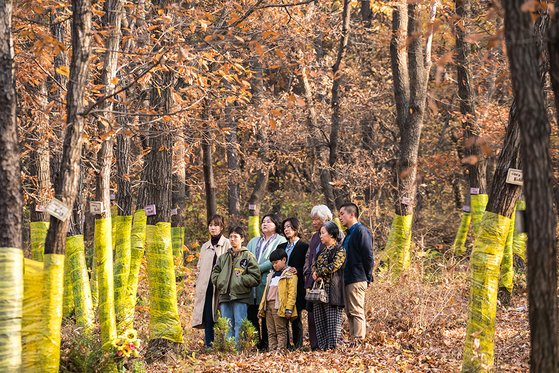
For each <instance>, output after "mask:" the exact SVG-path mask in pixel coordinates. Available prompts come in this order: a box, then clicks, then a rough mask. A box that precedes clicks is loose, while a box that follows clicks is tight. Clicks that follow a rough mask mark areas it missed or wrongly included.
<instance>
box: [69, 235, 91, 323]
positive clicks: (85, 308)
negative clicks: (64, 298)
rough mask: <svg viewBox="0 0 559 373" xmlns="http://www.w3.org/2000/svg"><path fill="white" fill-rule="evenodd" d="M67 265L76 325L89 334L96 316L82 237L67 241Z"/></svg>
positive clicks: (78, 236) (73, 237)
mask: <svg viewBox="0 0 559 373" xmlns="http://www.w3.org/2000/svg"><path fill="white" fill-rule="evenodd" d="M66 263H67V266H68V267H67V268H66V269H65V272H69V273H70V280H71V284H72V285H71V286H72V293H73V295H74V307H75V315H76V324H77V325H78V326H80V327H82V328H83V330H84V332H86V333H89V332H91V331H92V329H93V323H94V322H95V315H94V313H93V300H92V299H91V287H90V285H89V276H88V275H87V265H86V262H85V244H84V239H83V236H82V235H76V236H70V237H68V238H67V239H66Z"/></svg>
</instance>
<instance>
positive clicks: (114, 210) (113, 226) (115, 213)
mask: <svg viewBox="0 0 559 373" xmlns="http://www.w3.org/2000/svg"><path fill="white" fill-rule="evenodd" d="M117 216H118V206H117V205H112V206H111V233H112V234H111V238H112V240H111V242H112V244H113V251H114V250H115V248H116V229H117V228H116V220H115V217H117Z"/></svg>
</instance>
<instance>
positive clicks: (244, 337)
mask: <svg viewBox="0 0 559 373" xmlns="http://www.w3.org/2000/svg"><path fill="white" fill-rule="evenodd" d="M257 343H258V331H257V330H256V328H255V327H254V325H252V323H251V322H250V321H248V319H244V320H243V322H242V323H241V329H240V330H239V343H238V346H237V347H238V348H239V351H243V352H245V351H252V350H254V348H255V347H256V344H257Z"/></svg>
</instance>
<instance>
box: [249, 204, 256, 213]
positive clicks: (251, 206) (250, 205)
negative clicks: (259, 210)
mask: <svg viewBox="0 0 559 373" xmlns="http://www.w3.org/2000/svg"><path fill="white" fill-rule="evenodd" d="M248 209H249V210H251V211H254V210H256V205H255V204H254V203H249V205H248Z"/></svg>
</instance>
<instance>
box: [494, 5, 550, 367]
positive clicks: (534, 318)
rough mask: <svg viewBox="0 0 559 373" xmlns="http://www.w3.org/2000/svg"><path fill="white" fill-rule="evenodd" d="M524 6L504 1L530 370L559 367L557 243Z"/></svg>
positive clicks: (544, 122) (545, 131)
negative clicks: (519, 172) (520, 183)
mask: <svg viewBox="0 0 559 373" xmlns="http://www.w3.org/2000/svg"><path fill="white" fill-rule="evenodd" d="M523 6H524V1H523V0H511V1H508V2H505V3H504V8H505V40H506V43H507V52H508V53H507V54H508V57H509V64H510V71H511V78H512V87H513V92H514V95H515V97H516V99H517V101H518V121H519V124H520V130H521V143H522V147H521V153H522V160H523V171H524V175H523V176H524V185H525V194H526V212H527V222H528V224H527V225H528V249H527V254H528V273H527V283H528V303H529V307H528V310H529V319H530V342H531V343H530V371H531V372H557V371H559V354H558V352H559V349H558V334H557V332H558V330H557V326H558V324H557V248H556V244H557V242H556V232H555V230H556V217H555V214H554V212H553V193H552V170H551V160H550V156H549V152H550V142H549V137H550V128H549V121H548V118H547V111H546V107H545V96H544V91H543V87H542V79H541V75H540V73H539V72H538V70H537V68H536V66H538V64H537V61H538V58H539V54H538V50H537V45H536V43H527V42H526V35H531V34H532V21H531V19H530V13H528V12H525V11H522V8H523ZM544 17H545V16H544ZM536 26H538V25H536ZM544 35H545V34H544Z"/></svg>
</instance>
